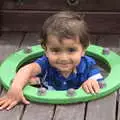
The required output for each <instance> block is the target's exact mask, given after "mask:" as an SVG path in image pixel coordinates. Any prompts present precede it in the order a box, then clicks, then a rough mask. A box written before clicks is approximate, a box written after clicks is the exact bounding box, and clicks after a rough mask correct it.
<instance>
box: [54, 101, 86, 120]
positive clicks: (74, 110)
mask: <svg viewBox="0 0 120 120" xmlns="http://www.w3.org/2000/svg"><path fill="white" fill-rule="evenodd" d="M84 114H85V103H78V104H68V105H57V107H56V111H55V115H54V118H53V120H84Z"/></svg>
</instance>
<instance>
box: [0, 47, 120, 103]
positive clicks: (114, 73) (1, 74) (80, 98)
mask: <svg viewBox="0 0 120 120" xmlns="http://www.w3.org/2000/svg"><path fill="white" fill-rule="evenodd" d="M103 49H104V48H102V47H98V46H95V45H90V47H88V49H87V54H88V55H90V56H93V57H94V58H97V59H99V60H100V61H103V62H106V63H107V64H108V66H109V67H110V69H111V70H110V73H109V75H108V76H107V78H105V80H104V81H105V83H106V85H107V87H105V88H103V89H101V90H100V92H99V93H97V94H95V95H93V94H87V93H85V92H84V91H83V89H81V88H79V89H77V90H75V95H74V96H68V95H67V91H50V90H48V91H47V92H46V94H45V95H38V88H35V87H32V86H30V85H27V86H26V87H25V88H24V90H23V91H24V95H25V96H26V98H27V99H29V100H30V101H33V102H42V103H50V104H67V103H75V102H86V101H90V100H94V99H98V98H101V97H103V96H106V95H108V94H110V93H112V92H114V91H115V90H117V89H118V88H120V75H119V70H120V56H118V55H117V54H116V53H114V52H112V51H110V53H109V54H108V55H103V54H102V52H103ZM43 54H44V50H43V49H42V48H41V46H39V45H37V46H32V52H30V53H25V52H24V50H20V51H18V52H16V53H13V54H11V55H10V56H9V57H8V58H7V59H6V60H5V61H4V62H3V63H2V64H1V66H0V80H1V83H2V84H3V86H4V87H5V88H6V89H9V87H10V85H11V82H12V79H13V78H14V76H15V74H16V71H17V69H18V68H19V67H20V66H21V65H22V64H23V63H25V62H26V61H28V60H31V59H33V58H36V57H39V56H42V55H43ZM21 77H22V76H21Z"/></svg>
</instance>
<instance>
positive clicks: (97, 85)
mask: <svg viewBox="0 0 120 120" xmlns="http://www.w3.org/2000/svg"><path fill="white" fill-rule="evenodd" d="M92 87H93V90H94V92H95V93H98V92H99V89H100V87H99V84H98V82H95V83H94V84H93V85H92Z"/></svg>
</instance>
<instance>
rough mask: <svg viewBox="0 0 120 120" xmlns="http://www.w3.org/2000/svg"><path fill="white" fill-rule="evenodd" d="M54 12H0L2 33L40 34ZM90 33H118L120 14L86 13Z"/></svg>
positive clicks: (119, 29) (119, 31)
mask: <svg viewBox="0 0 120 120" xmlns="http://www.w3.org/2000/svg"><path fill="white" fill-rule="evenodd" d="M53 13H55V11H54V12H53V11H0V17H1V18H2V26H1V30H2V31H34V32H35V31H36V32H40V30H41V26H42V25H43V22H44V21H45V19H46V18H47V17H48V16H50V15H52V14H53ZM85 15H86V16H85V20H86V21H87V23H88V27H89V30H90V32H92V33H120V12H116V13H113V12H99V13H98V12H86V13H85Z"/></svg>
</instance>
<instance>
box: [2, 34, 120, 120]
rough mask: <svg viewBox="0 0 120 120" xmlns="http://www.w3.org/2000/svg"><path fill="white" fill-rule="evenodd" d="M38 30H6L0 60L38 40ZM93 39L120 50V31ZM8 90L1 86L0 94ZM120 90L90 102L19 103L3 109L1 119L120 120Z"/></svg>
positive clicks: (95, 41)
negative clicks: (25, 31) (28, 31)
mask: <svg viewBox="0 0 120 120" xmlns="http://www.w3.org/2000/svg"><path fill="white" fill-rule="evenodd" d="M38 39H39V35H38V33H24V32H4V33H2V35H1V36H0V62H2V61H3V60H4V59H5V58H6V57H7V56H8V55H9V54H11V53H13V52H15V51H16V50H18V49H20V48H24V47H25V46H31V45H36V44H38ZM91 39H92V42H93V43H94V44H97V45H101V46H105V47H109V48H110V49H112V50H115V51H117V52H120V35H92V38H91ZM4 93H5V90H4V89H3V88H2V86H0V94H1V95H3V94H4ZM119 101H120V98H119V91H116V92H115V93H113V94H111V95H109V96H107V97H104V98H102V99H99V100H95V101H92V102H87V103H77V104H69V105H48V104H42V103H41V104H36V103H31V104H30V105H27V106H26V105H23V104H19V105H17V106H16V107H15V108H14V109H12V110H10V111H5V110H4V111H0V120H8V119H9V120H120V102H119Z"/></svg>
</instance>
